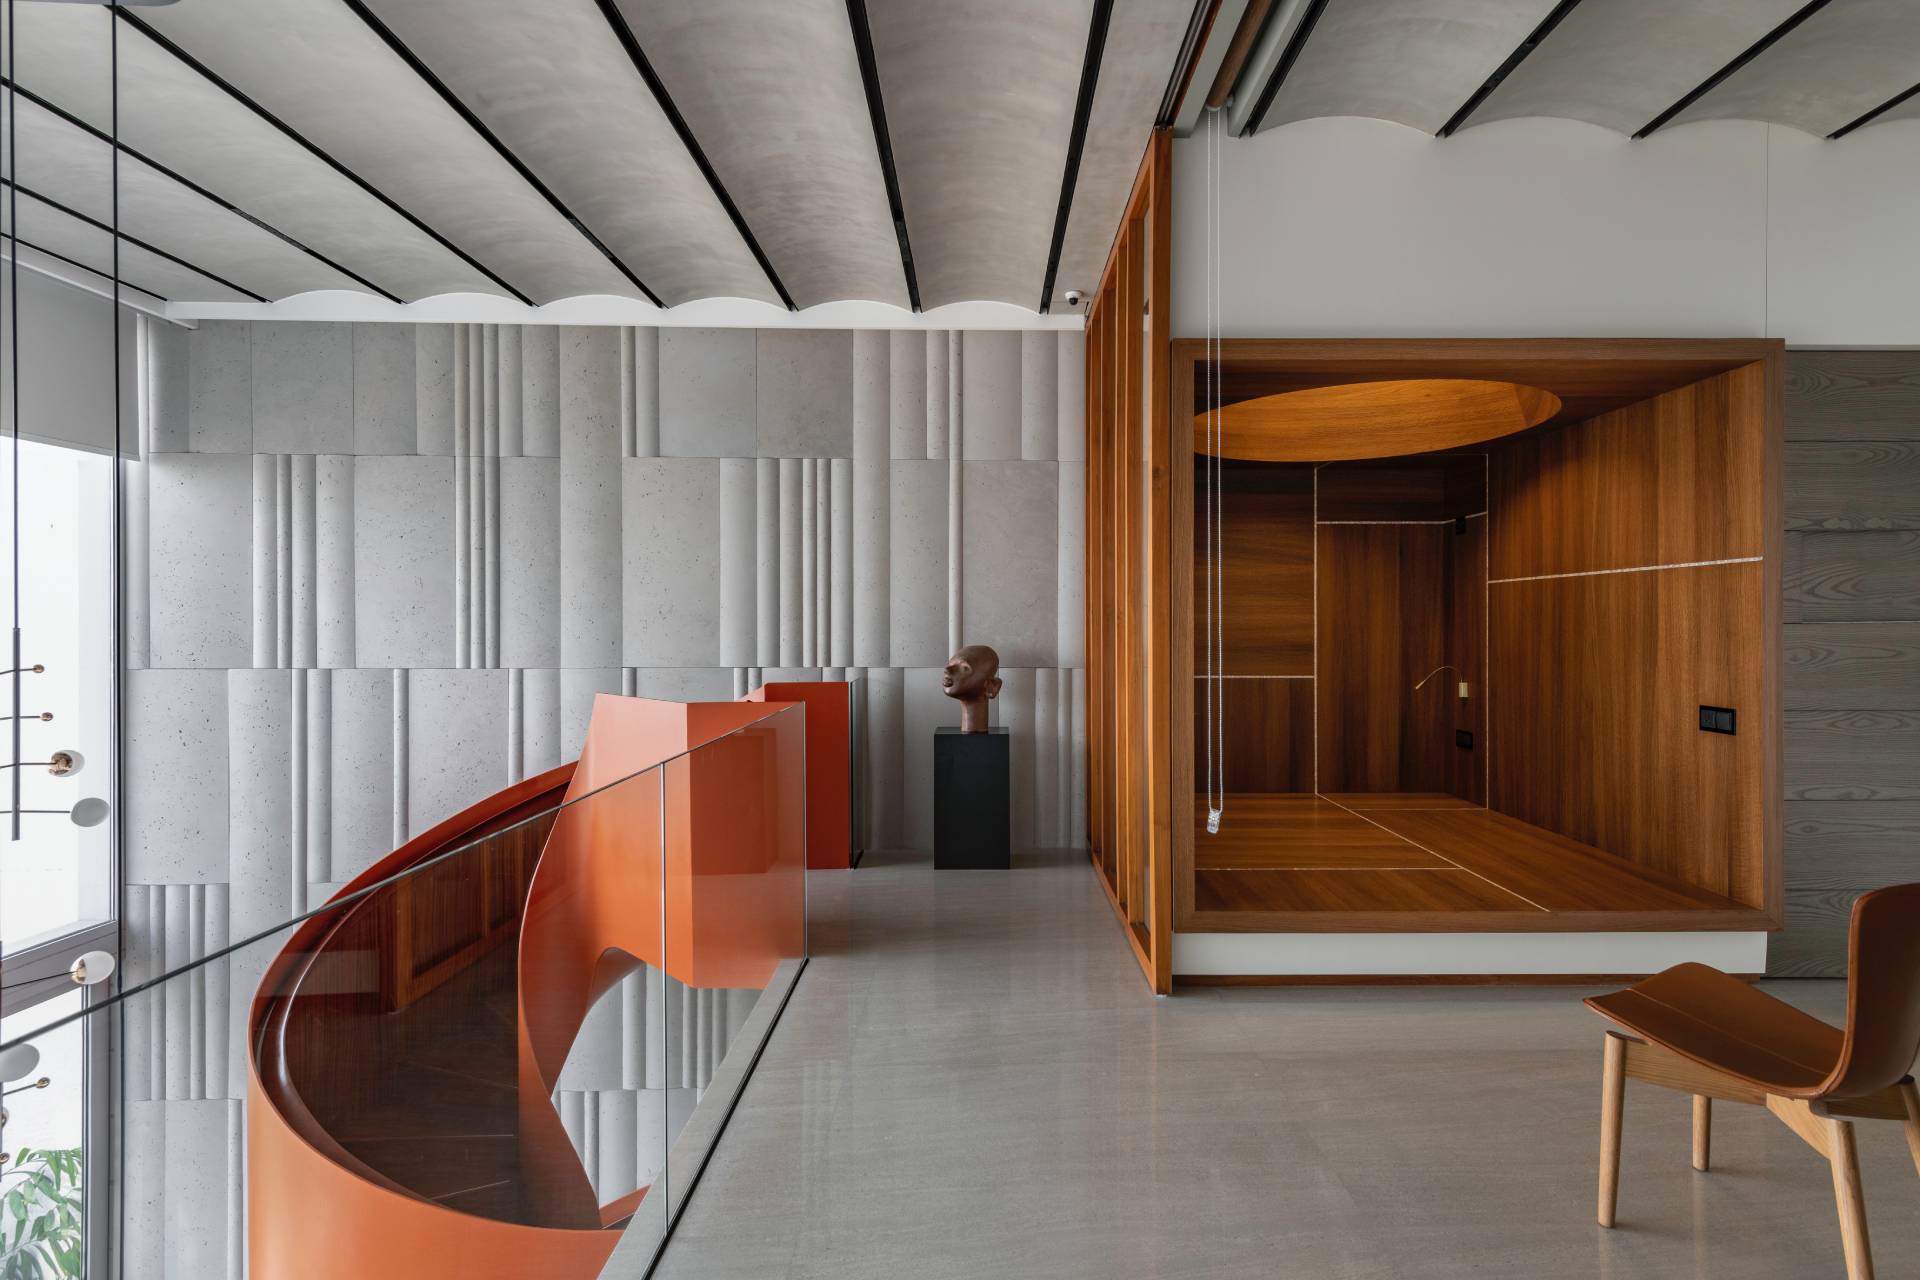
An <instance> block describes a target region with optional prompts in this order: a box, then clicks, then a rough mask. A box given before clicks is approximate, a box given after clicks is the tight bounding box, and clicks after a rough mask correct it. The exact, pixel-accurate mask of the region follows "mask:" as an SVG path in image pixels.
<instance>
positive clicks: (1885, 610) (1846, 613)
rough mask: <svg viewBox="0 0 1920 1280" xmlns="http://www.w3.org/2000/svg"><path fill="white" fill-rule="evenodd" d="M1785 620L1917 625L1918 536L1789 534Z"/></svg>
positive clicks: (1919, 606) (1919, 617)
mask: <svg viewBox="0 0 1920 1280" xmlns="http://www.w3.org/2000/svg"><path fill="white" fill-rule="evenodd" d="M1783 601H1784V606H1785V619H1786V621H1788V622H1894V621H1920V532H1916V531H1914V530H1892V531H1882V530H1870V531H1862V532H1855V533H1844V532H1836V533H1824V532H1823V533H1804V532H1802V533H1789V534H1787V572H1786V583H1785V591H1784V596H1783Z"/></svg>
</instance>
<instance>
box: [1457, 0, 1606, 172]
mask: <svg viewBox="0 0 1920 1280" xmlns="http://www.w3.org/2000/svg"><path fill="white" fill-rule="evenodd" d="M1579 4H1580V0H1560V3H1559V4H1557V5H1555V6H1553V12H1552V13H1549V14H1548V15H1547V16H1546V17H1545V18H1543V19H1541V20H1540V25H1539V26H1537V27H1535V28H1534V29H1533V30H1532V31H1530V32H1528V33H1527V38H1526V39H1525V40H1522V41H1521V42H1520V43H1519V45H1517V46H1516V47H1515V48H1514V51H1513V52H1512V53H1510V54H1508V55H1507V60H1506V61H1505V62H1503V63H1501V64H1500V65H1499V66H1498V67H1497V68H1495V70H1494V73H1493V74H1492V75H1490V76H1488V77H1487V78H1486V81H1485V82H1484V83H1483V84H1481V86H1480V87H1479V88H1478V89H1476V90H1474V91H1473V96H1472V97H1471V98H1468V99H1467V100H1466V101H1465V102H1463V103H1461V104H1460V109H1459V110H1458V111H1456V112H1454V113H1453V114H1452V115H1451V116H1449V117H1447V122H1446V123H1445V124H1443V125H1441V126H1440V132H1438V133H1437V134H1435V135H1434V136H1435V137H1436V138H1451V137H1452V136H1453V134H1454V131H1455V130H1456V129H1458V128H1459V127H1460V126H1461V125H1463V124H1465V123H1466V122H1467V120H1468V119H1469V118H1470V117H1471V116H1472V115H1473V113H1474V112H1476V111H1478V110H1479V109H1480V104H1481V103H1483V102H1485V101H1486V100H1487V99H1488V97H1490V96H1491V95H1492V93H1493V91H1494V90H1495V89H1498V88H1499V87H1500V84H1501V82H1502V81H1503V80H1505V79H1506V78H1507V77H1508V76H1510V75H1512V74H1513V71H1514V68H1516V67H1518V66H1519V65H1520V64H1521V63H1523V62H1525V61H1526V60H1527V58H1528V57H1529V56H1530V55H1531V54H1532V53H1533V51H1534V50H1535V49H1538V48H1539V47H1540V46H1541V44H1543V43H1544V42H1545V41H1546V38H1547V37H1548V36H1550V35H1552V34H1553V29H1554V28H1555V27H1557V26H1559V25H1560V23H1561V20H1562V19H1564V18H1565V17H1566V16H1567V15H1568V14H1570V13H1572V12H1573V11H1574V9H1575V8H1577V7H1578V6H1579Z"/></svg>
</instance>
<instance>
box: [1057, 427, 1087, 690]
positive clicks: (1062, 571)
mask: <svg viewBox="0 0 1920 1280" xmlns="http://www.w3.org/2000/svg"><path fill="white" fill-rule="evenodd" d="M1058 481H1059V494H1060V521H1059V533H1058V548H1059V551H1058V558H1057V561H1056V564H1055V574H1056V578H1055V581H1056V582H1057V583H1058V586H1057V588H1056V591H1055V595H1054V599H1055V602H1056V603H1055V607H1056V609H1057V617H1056V632H1055V641H1054V643H1055V653H1054V660H1055V661H1056V662H1058V663H1059V664H1060V665H1061V666H1063V667H1078V666H1083V665H1085V662H1086V634H1087V578H1086V573H1085V570H1084V566H1085V565H1086V544H1087V468H1086V464H1084V463H1075V462H1063V463H1061V464H1060V468H1059V476H1058Z"/></svg>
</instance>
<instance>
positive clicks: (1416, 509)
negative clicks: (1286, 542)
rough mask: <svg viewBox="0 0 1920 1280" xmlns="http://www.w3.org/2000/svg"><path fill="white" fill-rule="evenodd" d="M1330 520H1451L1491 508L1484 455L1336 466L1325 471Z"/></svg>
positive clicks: (1323, 494)
mask: <svg viewBox="0 0 1920 1280" xmlns="http://www.w3.org/2000/svg"><path fill="white" fill-rule="evenodd" d="M1319 486H1320V495H1319V513H1320V519H1321V520H1323V521H1325V520H1334V521H1340V520H1451V519H1453V518H1454V517H1455V516H1470V515H1473V514H1474V513H1476V512H1480V511H1485V510H1486V509H1487V464H1486V455H1485V454H1483V453H1461V454H1439V455H1433V456H1427V457H1417V458H1384V459H1380V460H1378V461H1370V462H1336V463H1329V464H1327V465H1326V466H1323V467H1321V468H1320V473H1319Z"/></svg>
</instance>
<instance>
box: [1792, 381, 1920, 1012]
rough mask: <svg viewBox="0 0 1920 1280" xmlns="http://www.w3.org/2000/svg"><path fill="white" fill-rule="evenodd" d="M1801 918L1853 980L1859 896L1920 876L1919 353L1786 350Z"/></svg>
mask: <svg viewBox="0 0 1920 1280" xmlns="http://www.w3.org/2000/svg"><path fill="white" fill-rule="evenodd" d="M1786 410H1787V413H1786V435H1787V438H1788V440H1790V441H1793V442H1795V443H1792V444H1789V445H1788V446H1787V449H1786V459H1785V488H1786V512H1785V517H1784V523H1785V525H1786V527H1787V529H1788V530H1790V531H1791V532H1789V533H1788V534H1787V535H1786V540H1787V557H1786V579H1785V614H1786V625H1785V627H1784V628H1783V633H1784V641H1785V643H1784V655H1785V663H1786V699H1785V704H1786V707H1787V711H1786V713H1785V720H1786V726H1785V727H1786V747H1787V762H1786V791H1787V796H1788V803H1787V806H1786V809H1787V822H1786V867H1785V879H1786V928H1785V930H1784V931H1783V932H1782V933H1781V934H1780V935H1779V936H1778V937H1776V938H1775V940H1774V943H1773V946H1772V947H1771V948H1770V949H1769V953H1768V962H1767V969H1768V972H1769V973H1774V974H1780V975H1787V976H1796V977H1840V976H1843V975H1844V974H1845V973H1846V970H1847V922H1848V917H1849V914H1850V913H1851V911H1852V908H1853V903H1854V900H1855V899H1856V898H1858V897H1859V895H1860V894H1861V893H1863V892H1865V891H1867V890H1869V889H1874V888H1877V887H1879V886H1882V885H1889V884H1901V883H1906V882H1908V881H1913V880H1920V793H1916V782H1915V780H1916V779H1920V728H1917V727H1916V712H1917V710H1920V535H1916V534H1915V533H1913V532H1911V531H1912V530H1914V529H1916V528H1920V444H1917V443H1916V442H1920V352H1913V351H1794V352H1789V353H1788V355H1787V377H1786Z"/></svg>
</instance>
